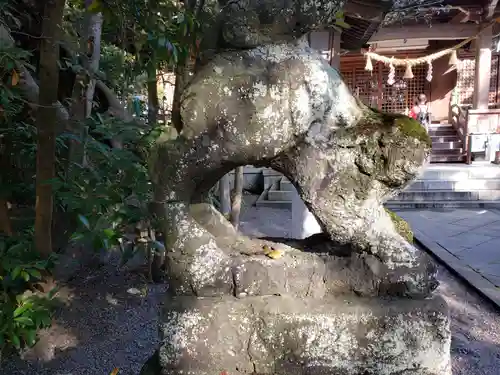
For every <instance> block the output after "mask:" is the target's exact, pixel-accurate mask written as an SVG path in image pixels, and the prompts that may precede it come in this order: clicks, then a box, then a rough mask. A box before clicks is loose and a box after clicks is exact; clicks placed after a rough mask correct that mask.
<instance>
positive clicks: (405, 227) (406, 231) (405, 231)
mask: <svg viewBox="0 0 500 375" xmlns="http://www.w3.org/2000/svg"><path fill="white" fill-rule="evenodd" d="M385 211H386V212H387V213H388V214H389V216H390V218H391V220H392V222H393V223H394V226H395V227H396V231H397V232H398V233H399V234H400V235H401V236H402V237H403V238H404V239H406V240H407V241H408V242H410V243H412V242H413V231H412V230H411V227H410V224H408V223H407V222H406V221H405V220H403V218H401V216H399V215H398V214H396V213H395V212H392V211H391V210H389V209H387V208H386V209H385Z"/></svg>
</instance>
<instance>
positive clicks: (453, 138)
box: [431, 135, 460, 144]
mask: <svg viewBox="0 0 500 375" xmlns="http://www.w3.org/2000/svg"><path fill="white" fill-rule="evenodd" d="M431 140H432V144H434V143H441V142H460V137H459V136H458V135H445V136H433V137H431Z"/></svg>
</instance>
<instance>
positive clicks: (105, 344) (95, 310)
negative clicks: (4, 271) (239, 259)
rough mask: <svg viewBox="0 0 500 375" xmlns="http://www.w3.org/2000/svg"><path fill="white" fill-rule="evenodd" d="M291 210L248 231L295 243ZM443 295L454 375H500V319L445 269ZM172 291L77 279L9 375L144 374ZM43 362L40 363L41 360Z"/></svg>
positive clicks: (246, 219) (250, 219) (250, 213)
mask: <svg viewBox="0 0 500 375" xmlns="http://www.w3.org/2000/svg"><path fill="white" fill-rule="evenodd" d="M290 224H291V213H290V211H287V210H279V209H270V208H255V207H251V208H249V207H248V206H247V207H246V209H245V211H244V212H243V214H242V222H241V230H242V231H243V232H245V233H247V234H251V235H265V236H273V237H275V236H283V237H287V236H289V231H288V230H289V228H290ZM440 281H441V286H440V287H439V291H438V292H439V293H441V294H442V295H443V296H444V297H445V298H446V300H447V301H448V304H449V306H450V309H451V314H452V333H453V339H452V358H453V375H498V374H499V373H500V370H498V369H500V314H499V312H497V311H496V310H495V309H494V308H493V307H491V306H490V305H489V303H488V302H486V301H484V300H482V299H481V298H480V297H479V296H478V295H477V294H476V293H475V292H474V291H473V290H471V289H469V288H467V287H466V286H464V284H462V283H461V282H460V281H459V280H458V279H456V278H455V277H454V276H452V275H451V274H450V273H449V272H448V271H446V270H445V269H444V268H443V267H440ZM165 291H166V287H165V286H164V285H147V284H146V283H145V282H144V279H143V278H142V277H140V276H139V275H138V274H134V273H125V272H117V271H116V267H114V266H113V265H111V264H110V265H105V266H103V267H101V268H99V269H94V270H92V271H90V272H87V273H86V274H80V275H77V277H75V278H74V279H73V280H72V281H71V282H70V283H68V285H66V286H65V287H64V288H63V290H62V292H61V295H62V298H63V300H65V301H66V303H67V306H66V307H65V308H62V309H60V311H59V312H58V314H57V316H56V318H55V325H54V326H53V327H52V328H51V329H50V330H48V331H47V332H44V333H43V334H42V338H41V341H40V342H39V344H38V345H37V346H38V347H37V348H36V349H37V350H32V351H30V352H29V353H27V354H26V356H25V358H26V361H21V360H13V361H9V362H8V363H7V364H6V365H5V366H4V367H3V368H0V374H6V375H21V374H22V375H49V374H50V375H109V373H110V372H111V371H112V369H113V368H114V367H118V368H119V369H120V372H119V374H120V375H137V374H138V373H139V370H140V368H141V366H142V364H143V363H144V362H145V361H146V360H147V358H148V357H149V356H150V355H151V354H152V352H153V351H154V350H155V349H156V346H157V343H158V332H157V312H158V309H159V308H160V305H161V301H162V295H163V294H164V293H165ZM35 357H38V358H42V360H38V361H35V360H34V358H35Z"/></svg>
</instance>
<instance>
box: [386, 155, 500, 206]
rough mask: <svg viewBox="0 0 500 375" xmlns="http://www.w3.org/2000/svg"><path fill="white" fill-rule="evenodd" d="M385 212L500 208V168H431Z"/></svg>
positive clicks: (442, 166) (438, 165)
mask: <svg viewBox="0 0 500 375" xmlns="http://www.w3.org/2000/svg"><path fill="white" fill-rule="evenodd" d="M386 206H387V207H388V208H395V209H404V208H460V207H470V208H478V207H484V208H486V207H488V208H499V207H500V167H499V166H496V165H494V164H491V163H480V162H476V163H475V164H473V165H465V164H431V165H430V166H429V167H427V169H426V170H425V171H424V173H423V174H422V175H421V176H420V177H419V178H418V179H417V180H416V181H415V182H414V183H413V184H411V185H410V186H408V187H407V188H406V189H405V190H404V191H402V192H401V193H400V194H399V195H398V196H397V197H396V198H394V199H393V200H391V201H388V202H387V203H386Z"/></svg>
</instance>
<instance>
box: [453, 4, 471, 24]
mask: <svg viewBox="0 0 500 375" xmlns="http://www.w3.org/2000/svg"><path fill="white" fill-rule="evenodd" d="M457 9H458V10H459V12H458V14H457V15H456V16H455V17H453V18H452V19H451V20H450V23H453V24H456V23H465V22H469V21H470V20H471V19H470V16H471V14H470V11H468V10H466V9H464V8H461V7H458V8H457Z"/></svg>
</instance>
